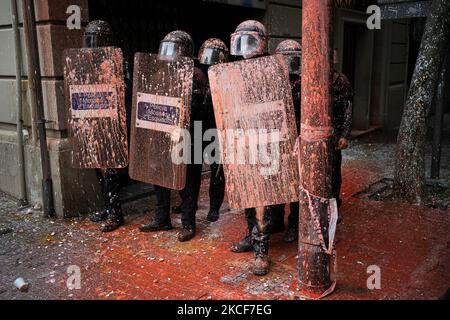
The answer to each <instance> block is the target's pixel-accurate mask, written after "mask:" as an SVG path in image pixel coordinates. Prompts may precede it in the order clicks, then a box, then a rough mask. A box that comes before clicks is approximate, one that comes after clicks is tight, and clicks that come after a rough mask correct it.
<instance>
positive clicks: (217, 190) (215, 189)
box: [209, 163, 225, 211]
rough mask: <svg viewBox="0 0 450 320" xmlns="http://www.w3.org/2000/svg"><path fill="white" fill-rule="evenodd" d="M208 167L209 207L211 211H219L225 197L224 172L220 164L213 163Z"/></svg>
mask: <svg viewBox="0 0 450 320" xmlns="http://www.w3.org/2000/svg"><path fill="white" fill-rule="evenodd" d="M210 168H211V179H210V181H209V207H210V210H212V211H219V210H220V207H221V206H222V204H223V199H224V197H225V174H224V172H223V166H222V165H219V164H216V163H215V164H212V165H211V166H210Z"/></svg>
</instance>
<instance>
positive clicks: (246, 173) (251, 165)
mask: <svg viewBox="0 0 450 320" xmlns="http://www.w3.org/2000/svg"><path fill="white" fill-rule="evenodd" d="M209 80H210V86H211V93H212V98H213V105H214V113H215V117H216V123H217V128H218V129H219V131H220V133H221V134H220V148H221V156H222V162H223V164H224V169H225V176H226V185H227V196H228V200H229V203H230V206H231V207H232V208H240V209H244V208H257V207H263V206H268V205H276V204H283V203H290V202H296V201H298V187H299V173H298V172H299V171H298V161H297V157H296V156H295V154H294V153H295V151H294V149H295V145H296V139H297V129H296V123H295V114H294V105H293V100H292V93H291V88H290V82H289V74H288V67H287V65H286V62H285V60H284V58H283V57H282V56H280V55H275V56H269V57H263V58H258V59H251V60H245V61H240V62H234V63H227V64H221V65H216V66H213V67H211V68H210V69H209Z"/></svg>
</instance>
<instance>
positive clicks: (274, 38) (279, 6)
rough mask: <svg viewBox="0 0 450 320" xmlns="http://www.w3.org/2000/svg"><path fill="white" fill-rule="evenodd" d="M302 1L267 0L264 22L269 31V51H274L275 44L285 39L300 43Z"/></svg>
mask: <svg viewBox="0 0 450 320" xmlns="http://www.w3.org/2000/svg"><path fill="white" fill-rule="evenodd" d="M301 16H302V1H301V0H270V1H268V5H267V11H266V15H265V17H264V22H265V24H266V26H267V29H268V31H269V36H270V40H269V52H270V53H274V52H275V49H276V47H277V45H278V44H279V43H280V42H281V41H283V40H286V39H293V40H296V41H298V42H300V43H301V39H302V20H301Z"/></svg>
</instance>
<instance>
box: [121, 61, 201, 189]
mask: <svg viewBox="0 0 450 320" xmlns="http://www.w3.org/2000/svg"><path fill="white" fill-rule="evenodd" d="M193 75H194V61H193V60H192V59H190V58H185V57H181V58H177V59H176V60H173V61H167V60H159V59H158V56H157V55H155V54H146V53H137V54H136V56H135V59H134V80H133V111H132V123H131V146H130V177H131V178H132V179H135V180H138V181H142V182H146V183H150V184H154V185H158V186H161V187H166V188H170V189H173V190H182V189H183V188H184V186H185V183H186V163H185V162H180V161H178V158H177V157H176V156H175V154H176V152H177V150H178V149H177V146H179V145H180V142H182V140H183V139H181V138H180V137H181V135H180V129H186V130H189V126H190V121H189V120H190V113H191V100H192V83H193ZM174 159H175V161H174Z"/></svg>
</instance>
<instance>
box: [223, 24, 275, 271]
mask: <svg viewBox="0 0 450 320" xmlns="http://www.w3.org/2000/svg"><path fill="white" fill-rule="evenodd" d="M267 50H268V35H267V30H266V27H265V26H264V25H263V24H262V23H260V22H258V21H255V20H247V21H244V22H242V23H241V24H240V25H238V27H237V28H236V31H235V33H233V34H232V35H231V48H230V53H231V55H233V56H235V57H236V59H237V60H239V59H245V60H248V59H253V58H258V57H263V56H266V55H268V52H267ZM274 208H276V206H269V207H265V208H257V209H255V208H252V209H246V210H245V217H246V220H247V227H248V234H247V235H246V236H245V237H244V238H243V239H242V240H241V241H240V242H238V243H235V244H233V245H232V247H231V251H233V252H236V253H240V252H247V251H251V250H252V249H253V251H254V253H255V260H254V263H253V267H252V272H253V273H254V274H255V275H258V276H263V275H266V274H267V273H268V272H269V266H270V262H269V258H268V253H269V235H270V233H271V231H272V230H275V229H279V228H277V227H276V226H274V223H273V222H274V221H273V220H274V219H273V211H274V210H273V209H274ZM257 210H258V211H259V214H257ZM257 217H258V218H257ZM277 220H278V221H279V220H280V219H277Z"/></svg>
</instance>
